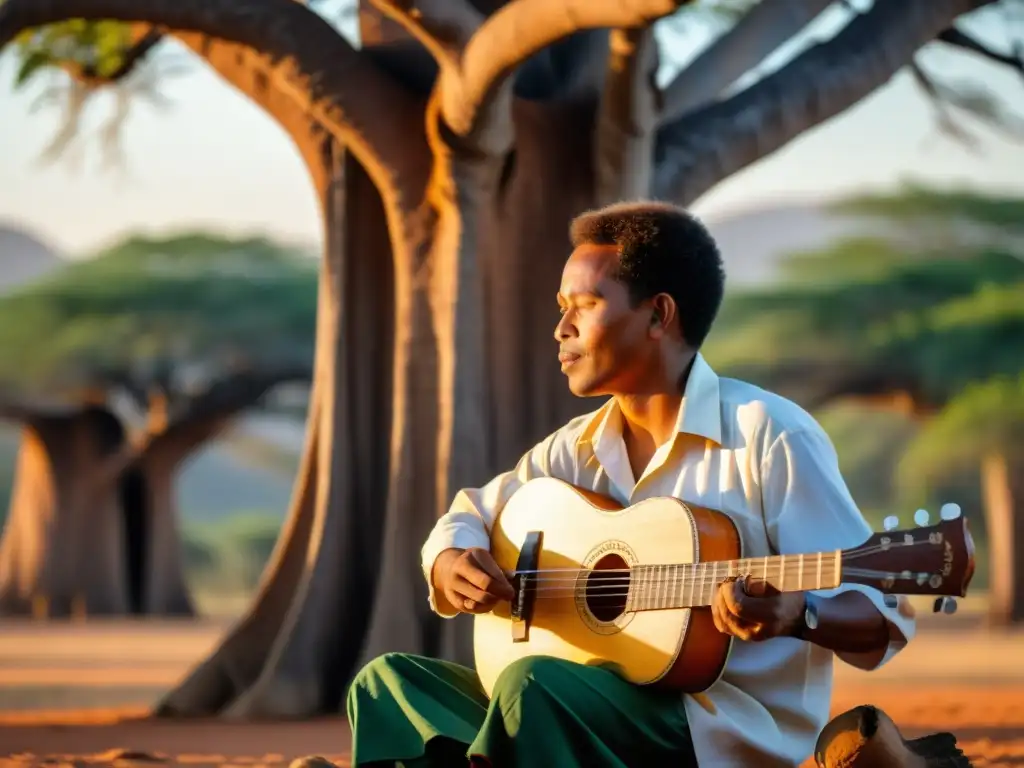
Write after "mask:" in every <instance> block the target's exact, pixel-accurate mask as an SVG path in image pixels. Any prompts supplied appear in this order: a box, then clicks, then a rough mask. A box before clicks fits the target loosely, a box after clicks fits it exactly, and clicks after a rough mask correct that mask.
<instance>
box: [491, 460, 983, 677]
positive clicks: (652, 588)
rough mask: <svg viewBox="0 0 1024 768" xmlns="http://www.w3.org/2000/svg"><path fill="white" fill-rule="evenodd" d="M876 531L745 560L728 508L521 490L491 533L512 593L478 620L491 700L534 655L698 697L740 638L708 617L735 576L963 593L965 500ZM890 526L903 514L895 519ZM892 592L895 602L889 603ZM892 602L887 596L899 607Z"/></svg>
mask: <svg viewBox="0 0 1024 768" xmlns="http://www.w3.org/2000/svg"><path fill="white" fill-rule="evenodd" d="M917 518H918V522H919V523H920V527H917V528H914V529H907V530H895V529H891V530H886V531H885V532H884V533H876V534H874V535H872V536H870V537H869V538H868V539H867V540H866V541H864V542H863V543H862V544H860V545H859V546H856V547H852V548H850V549H843V550H835V551H831V552H817V553H809V554H785V555H783V554H780V555H774V556H768V557H754V558H744V557H743V553H742V552H741V551H740V549H741V547H740V537H739V533H738V531H737V529H736V526H735V524H734V523H733V522H732V520H730V518H729V517H727V516H726V515H724V514H722V513H721V512H717V511H715V510H712V509H706V508H702V507H699V506H695V505H693V504H686V503H683V502H682V501H679V500H678V499H673V498H651V499H646V500H644V501H640V502H637V503H636V504H634V505H632V506H630V507H625V508H623V507H622V506H621V505H620V504H618V503H617V502H616V501H614V500H613V499H611V498H608V497H605V496H602V495H600V494H596V493H592V492H590V491H586V490H583V489H580V488H577V487H575V486H573V485H571V484H569V483H565V482H563V481H561V480H556V479H553V478H539V479H536V480H531V481H530V482H527V483H525V484H524V485H523V486H522V487H521V488H520V489H519V490H517V491H516V492H515V493H514V494H513V495H512V497H511V498H510V499H509V501H508V503H507V504H506V505H505V507H504V508H503V509H502V511H501V513H500V514H499V515H498V517H497V520H496V521H495V524H494V526H493V528H492V531H491V552H492V554H493V556H494V558H495V559H496V560H497V562H498V564H499V565H500V566H501V568H502V570H503V571H505V573H508V574H510V576H511V581H512V584H513V587H514V588H515V598H514V599H513V600H512V601H511V602H502V603H499V604H498V606H497V607H496V608H495V609H494V610H493V611H492V612H490V613H485V614H479V615H477V616H476V617H475V619H474V622H475V624H474V649H475V656H476V670H477V673H478V675H479V677H480V681H481V684H482V685H483V687H484V690H485V691H486V692H487V694H488V695H490V694H491V691H492V690H493V687H494V683H495V681H496V680H497V678H498V675H499V674H500V673H501V671H502V670H503V669H504V668H505V667H506V666H508V665H509V664H510V663H512V662H513V661H515V660H517V659H519V658H522V657H524V656H534V655H546V656H555V657H558V658H562V659H567V660H570V661H575V662H579V663H583V664H602V665H605V666H609V667H611V668H612V669H613V670H614V671H616V672H617V673H618V674H620V675H621V676H622V677H624V678H625V679H627V680H629V681H631V682H633V683H636V684H638V685H655V686H659V687H667V688H671V689H675V690H678V691H684V692H688V693H697V692H700V691H703V690H706V689H707V688H709V687H710V686H711V685H712V684H714V683H715V682H716V681H717V680H718V678H719V677H720V675H721V674H722V670H723V669H724V668H725V664H726V660H727V659H728V656H729V651H730V649H731V647H732V638H731V636H728V635H724V634H722V633H720V632H719V631H718V630H717V629H716V628H715V625H714V622H713V620H712V618H711V608H710V605H711V601H712V598H713V596H714V593H715V589H716V587H717V585H718V584H719V583H721V582H722V581H723V580H725V579H726V578H727V577H729V576H737V575H749V576H750V577H751V578H752V579H755V580H756V579H761V580H763V581H765V582H767V583H768V584H769V585H770V586H771V587H773V588H774V589H777V590H778V591H780V592H791V591H803V590H815V589H831V588H834V587H838V586H839V585H840V584H844V583H856V584H864V585H867V586H870V587H873V588H875V589H877V590H880V591H881V592H883V593H885V594H887V595H896V594H904V595H934V596H936V597H937V598H938V600H937V601H936V610H939V609H940V608H941V607H942V605H943V601H944V600H945V601H947V603H946V604H947V605H948V604H951V603H952V604H953V605H955V603H953V601H952V600H951V598H952V597H954V596H959V597H963V596H965V595H966V594H967V587H968V585H969V584H970V581H971V578H972V576H973V574H974V543H973V540H972V538H971V535H970V532H969V531H968V527H967V521H966V519H964V518H962V517H961V516H960V514H959V508H957V507H956V505H948V504H947V505H944V506H943V510H942V518H943V519H942V520H941V521H940V522H938V523H937V524H935V525H931V526H927V525H924V524H923V523H925V522H926V518H927V512H924V511H923V510H919V511H918V514H917ZM886 527H887V528H892V527H893V519H887V520H886ZM893 599H895V598H893ZM890 604H891V603H890Z"/></svg>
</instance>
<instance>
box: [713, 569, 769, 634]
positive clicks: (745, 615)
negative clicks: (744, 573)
mask: <svg viewBox="0 0 1024 768" xmlns="http://www.w3.org/2000/svg"><path fill="white" fill-rule="evenodd" d="M722 599H723V600H724V602H725V607H726V609H727V610H728V612H729V613H731V614H732V615H733V616H735V617H737V618H739V619H742V620H743V621H745V622H748V623H749V622H758V621H762V620H763V619H764V617H763V616H762V615H761V614H762V613H763V612H762V611H761V610H760V609H761V608H762V607H764V604H763V603H759V602H758V598H756V597H750V596H749V595H748V594H747V592H746V590H745V589H744V581H743V580H740V579H736V580H735V581H732V582H731V583H730V584H729V585H728V588H727V589H724V590H722Z"/></svg>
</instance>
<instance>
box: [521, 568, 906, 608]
mask: <svg viewBox="0 0 1024 768" xmlns="http://www.w3.org/2000/svg"><path fill="white" fill-rule="evenodd" d="M844 572H845V573H847V574H848V575H850V576H860V577H863V578H885V577H887V576H891V575H893V574H891V573H890V572H889V571H879V570H874V569H869V568H850V569H847V570H846V571H844ZM897 578H898V577H897ZM903 580H912V577H911V579H903ZM720 583H721V582H719V581H708V580H706V579H700V578H695V579H686V580H671V579H664V580H661V581H654V582H651V581H645V582H643V583H639V584H637V585H636V587H635V588H634V589H632V590H630V589H629V588H627V589H622V587H623V586H624V585H618V584H616V585H611V586H610V587H608V586H605V585H603V584H598V585H596V586H595V585H586V586H584V587H583V588H582V589H575V588H572V587H539V588H536V589H534V590H531V592H532V593H533V595H534V596H536V597H537V598H539V599H544V598H547V599H554V598H585V597H587V596H591V597H597V598H612V597H630V596H632V597H633V598H634V599H636V598H650V597H666V598H667V597H670V596H674V595H670V594H669V593H668V591H666V592H665V593H664V594H660V589H661V587H662V586H666V585H670V586H672V587H675V588H677V589H675V590H674V594H678V595H679V596H680V597H681V596H682V595H683V594H686V593H687V589H689V596H690V597H689V599H694V598H698V599H700V600H702V601H703V600H704V599H705V598H704V592H705V591H707V590H708V589H710V590H712V591H713V590H715V589H717V588H718V585H719V584H720ZM678 587H683V588H682V589H678ZM595 589H608V590H611V589H615V590H618V591H601V592H599V593H598V594H593V592H594V591H595ZM787 591H797V592H802V591H809V590H787ZM699 604H700V603H695V604H694V605H699ZM666 607H667V606H666ZM672 607H683V608H685V607H690V606H686V605H683V606H672Z"/></svg>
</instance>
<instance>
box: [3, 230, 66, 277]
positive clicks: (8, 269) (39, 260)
mask: <svg viewBox="0 0 1024 768" xmlns="http://www.w3.org/2000/svg"><path fill="white" fill-rule="evenodd" d="M64 263H65V262H64V259H63V257H61V256H60V254H58V253H57V252H56V251H55V250H54V249H53V248H51V247H50V246H48V245H46V244H45V243H44V242H43V241H41V240H39V239H38V238H37V237H36V236H35V235H32V234H29V233H28V232H26V231H25V230H24V229H22V228H21V227H19V226H17V225H15V224H13V223H6V222H0V294H2V293H6V292H8V291H11V290H14V289H15V288H18V287H20V286H22V285H24V284H25V283H29V282H32V281H33V280H38V279H39V278H41V277H44V276H45V275H48V274H49V273H51V272H53V271H54V270H57V269H60V268H61V267H62V266H63V265H64Z"/></svg>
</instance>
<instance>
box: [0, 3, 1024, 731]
mask: <svg viewBox="0 0 1024 768" xmlns="http://www.w3.org/2000/svg"><path fill="white" fill-rule="evenodd" d="M988 4H990V3H988V2H986V0H929V2H910V3H908V2H903V0H879V2H876V3H875V4H874V5H873V6H872V7H871V8H870V9H869V10H867V11H866V12H863V13H856V12H853V13H852V18H851V19H850V20H849V22H848V23H847V24H846V26H845V27H843V28H842V29H841V31H839V32H838V33H837V34H836V35H835V37H833V38H832V39H829V40H825V41H822V42H820V43H816V44H813V45H810V46H809V47H807V48H805V49H804V50H803V51H801V52H800V53H798V54H797V55H795V56H794V57H793V58H792V59H791V60H789V61H788V62H787V63H786V64H785V65H784V66H782V67H781V68H779V69H777V70H776V71H773V72H770V73H768V74H764V75H763V76H762V77H760V78H757V79H756V82H754V83H753V84H751V85H749V86H747V87H744V88H741V89H735V88H732V86H733V85H734V84H735V83H736V82H737V81H738V80H739V78H740V77H741V76H742V75H744V74H745V73H747V72H749V71H751V70H754V69H756V68H757V67H758V66H759V65H760V64H761V62H762V61H763V60H764V59H765V58H766V57H767V56H768V55H769V54H771V53H772V52H773V51H775V50H776V49H777V48H779V46H780V45H782V44H783V43H784V42H786V41H787V40H789V39H790V38H791V37H793V36H794V35H795V34H797V33H798V32H799V31H800V30H802V29H803V28H804V27H805V26H806V25H807V24H808V23H809V22H810V21H812V20H813V19H814V18H815V17H817V16H818V15H819V14H820V13H822V12H823V11H824V10H825V9H826V7H827V6H829V5H830V3H829V2H828V1H827V0H773V1H772V2H764V3H759V4H752V3H748V4H742V3H741V4H734V5H736V6H737V7H738V8H740V10H741V11H746V13H745V14H744V15H743V16H742V18H740V19H739V21H738V22H737V23H736V24H735V26H733V27H732V28H731V29H730V30H729V31H728V32H727V33H726V34H724V35H722V36H720V37H718V38H717V39H716V40H715V41H714V42H713V43H712V44H711V45H710V46H708V47H707V48H706V49H705V50H704V51H703V52H702V53H701V54H700V55H699V56H698V57H697V58H696V59H694V60H693V61H692V62H691V63H690V64H689V65H688V66H687V68H686V69H685V70H683V71H682V72H681V73H679V74H678V76H676V77H675V79H674V80H673V81H672V82H671V83H670V84H668V85H667V87H665V88H658V87H657V84H656V81H655V77H654V75H655V72H656V66H657V63H658V51H657V47H656V45H655V39H654V35H653V25H654V23H655V22H657V21H658V20H659V19H661V18H665V17H667V16H668V15H669V14H672V13H674V12H675V11H677V9H679V8H680V7H681V6H685V5H689V4H688V3H686V2H684V0H632V2H621V1H618V0H616V1H615V2H612V1H610V0H585V1H581V0H511V2H502V0H360V3H359V8H360V27H361V33H362V47H361V49H359V50H357V49H356V48H354V47H353V46H352V45H351V44H350V43H349V42H347V40H346V39H345V38H344V37H342V36H340V35H339V34H337V32H336V31H335V29H334V28H333V27H332V26H331V25H330V24H329V23H328V22H327V21H326V20H325V19H324V18H323V17H321V16H319V15H318V14H317V13H316V12H314V10H313V9H311V8H310V7H308V6H307V5H306V4H304V3H302V2H296V1H295V0H5V2H4V3H3V5H2V6H0V45H2V44H4V43H7V42H10V41H12V40H14V39H15V38H16V37H17V36H19V35H22V34H23V33H25V31H26V30H31V29H33V28H37V27H42V26H44V25H48V24H54V23H58V22H63V21H65V20H67V19H72V18H74V19H84V20H102V19H107V20H116V21H121V22H128V23H130V24H131V26H130V27H129V30H130V32H129V33H127V34H126V37H127V38H128V39H130V40H131V41H133V44H132V45H131V46H129V47H128V48H127V49H126V50H125V51H123V52H122V53H123V55H122V56H120V57H119V58H118V59H117V60H116V63H110V61H109V60H107V59H100V58H98V57H96V56H92V57H82V58H78V59H74V60H72V61H67V60H65V61H63V66H65V68H66V69H67V70H68V71H69V72H71V73H72V75H73V76H75V77H76V78H79V79H80V80H82V81H84V82H87V83H94V82H96V81H97V80H103V79H104V77H116V76H118V75H121V74H124V73H125V72H127V71H130V70H131V69H132V67H133V66H135V64H136V63H137V62H138V61H139V60H140V59H142V58H143V57H144V56H145V55H146V53H147V52H148V50H149V48H151V47H152V45H153V43H154V41H155V40H158V39H159V37H160V36H161V35H170V36H173V37H175V38H177V39H178V40H180V41H182V42H184V43H185V44H186V45H187V46H188V47H189V48H190V49H191V50H193V51H195V52H196V53H197V54H198V55H199V56H200V57H202V58H203V59H204V60H205V61H206V62H207V63H208V64H209V65H210V66H211V67H212V68H213V69H214V70H216V71H217V72H218V73H219V74H220V75H221V76H222V77H223V78H224V79H225V80H226V81H227V82H229V83H230V84H232V85H233V86H235V87H236V88H238V89H239V90H241V91H242V92H243V93H245V94H246V95H248V96H249V97H250V98H251V99H252V100H253V101H254V102H256V103H257V104H259V105H260V106H261V107H263V108H264V109H265V110H266V111H267V113H268V114H269V115H270V116H271V117H272V118H273V119H274V120H276V121H277V122H278V124H280V125H281V126H282V128H283V129H284V130H285V132H286V133H287V134H288V135H289V136H290V137H291V139H292V141H293V142H294V143H295V146H296V147H297V149H298V151H299V152H300V154H301V156H302V158H303V160H304V161H305V165H306V168H307V170H308V172H309V176H310V179H311V181H312V183H313V185H314V186H315V188H316V191H317V194H318V199H319V201H320V204H321V210H322V213H323V220H324V227H325V233H326V236H325V242H326V246H325V251H324V260H323V265H322V271H321V275H322V277H321V283H320V293H319V307H320V309H319V313H318V325H317V357H316V376H315V382H314V388H313V394H312V399H311V403H310V410H309V414H310V415H309V420H308V424H307V437H306V447H305V452H304V457H303V460H302V462H301V466H300V471H299V476H298V478H297V481H296V485H295V491H294V496H293V501H292V509H291V511H290V513H289V518H288V521H287V523H286V525H285V527H284V530H283V533H282V536H281V539H280V541H279V545H278V547H277V549H276V551H275V554H274V555H273V557H272V559H271V562H270V564H269V566H268V569H267V571H266V573H265V577H264V580H263V582H262V584H261V587H260V589H259V591H258V594H257V596H256V599H255V602H254V603H253V605H252V607H251V609H250V610H249V611H248V613H247V614H246V615H245V616H244V617H243V618H242V619H241V620H240V621H239V622H238V624H237V625H236V626H235V627H234V628H233V629H232V630H231V631H230V632H229V633H228V635H227V636H226V638H225V639H224V641H223V643H222V645H221V646H220V647H219V648H218V649H217V650H215V651H214V652H213V654H212V655H211V657H210V658H208V659H207V660H205V661H204V662H203V663H201V664H200V665H199V666H198V667H197V668H196V669H195V670H194V671H193V672H192V673H191V674H190V675H189V677H188V678H187V679H186V680H185V681H184V682H183V683H182V685H181V686H180V687H179V688H178V689H176V690H175V691H173V692H172V693H171V694H170V695H169V696H168V697H167V698H166V699H165V701H164V702H163V704H162V705H161V706H160V708H159V710H160V711H161V712H163V713H187V714H213V713H227V714H231V715H235V716H250V715H308V714H312V713H316V712H322V711H337V709H338V708H339V706H340V705H341V702H342V701H343V696H344V691H345V688H346V684H347V680H348V679H349V678H350V676H351V674H352V673H353V671H354V670H355V668H356V667H357V665H358V664H359V663H360V662H361V661H364V660H365V659H367V658H368V657H371V656H373V655H376V654H377V653H380V652H382V651H388V650H402V651H418V652H423V653H428V654H434V655H441V656H446V657H448V658H455V659H459V660H461V661H468V660H470V658H471V653H470V647H471V646H470V643H469V642H468V641H469V632H468V630H469V629H470V626H471V625H470V624H468V623H467V622H466V621H465V620H464V619H457V620H455V621H451V622H441V621H438V620H437V619H436V617H434V616H432V615H431V614H430V612H429V610H428V608H427V605H426V599H425V594H424V586H423V580H422V575H421V573H420V568H419V562H418V560H419V547H420V544H421V542H422V540H423V538H424V537H425V536H426V534H427V532H428V530H429V529H430V527H431V526H432V525H433V523H434V521H435V520H436V517H437V515H438V513H439V512H440V511H442V510H443V509H444V508H446V507H447V504H448V502H449V500H450V497H451V495H452V493H453V492H454V490H455V489H457V488H458V487H461V486H465V485H469V484H476V483H480V482H482V481H483V480H485V479H486V478H487V477H488V476H489V475H491V474H492V473H494V472H495V471H496V470H498V469H499V468H501V467H507V466H508V465H509V464H510V463H511V462H513V461H515V459H516V458H518V456H519V455H520V454H521V452H522V451H523V450H525V449H526V448H527V447H528V445H529V444H530V442H531V441H534V440H537V439H539V438H540V437H542V436H543V435H544V434H545V433H547V432H549V431H550V430H551V429H553V428H554V427H555V426H557V425H558V424H559V423H561V422H563V421H564V420H565V419H566V418H568V417H570V416H572V415H575V414H577V413H579V412H580V411H581V410H583V408H585V407H587V404H586V403H580V402H578V401H574V400H572V399H571V398H570V396H569V394H568V393H567V392H566V391H565V387H564V383H563V381H562V379H561V376H560V373H559V370H558V367H557V365H555V363H554V354H553V349H552V345H551V342H550V333H551V328H552V327H553V325H554V322H555V319H556V317H555V312H554V308H553V304H552V302H551V299H550V291H553V290H554V287H555V286H556V285H557V281H558V275H559V272H560V269H561V264H562V262H563V261H564V256H565V247H566V243H565V240H566V231H567V225H568V221H569V219H570V217H571V216H572V215H574V214H576V213H578V212H580V211H581V210H582V209H585V208H588V207H591V206H594V205H596V204H601V203H606V202H609V201H613V200H617V199H621V198H635V197H641V196H656V197H659V198H664V199H670V200H674V201H676V202H678V203H681V204H688V203H690V202H692V201H693V200H695V199H696V198H697V197H698V196H700V195H701V194H702V193H704V192H705V191H707V190H708V189H710V188H711V187H712V186H714V185H715V184H716V183H718V182H719V181H721V180H722V179H725V178H726V177H728V176H729V175H730V174H732V173H735V172H737V171H739V170H741V169H742V168H744V167H746V166H747V165H749V164H750V163H753V162H755V161H756V160H759V159H761V158H763V157H765V156H766V155H768V154H770V153H772V152H773V151H775V150H776V149H778V148H779V147H782V146H784V145H785V144H787V143H788V142H789V141H791V140H792V139H794V138H796V137H797V136H799V135H800V134H801V133H803V132H804V131H806V130H808V129H810V128H812V127H814V126H816V125H818V124H820V123H822V122H824V121H826V120H828V119H829V118H831V117H833V116H835V115H837V114H839V113H841V112H842V111H844V110H845V109H847V108H848V107H850V106H852V105H854V104H856V103H857V102H858V101H859V100H861V99H862V98H864V97H866V96H868V95H869V94H870V93H872V92H873V91H874V90H875V89H877V88H879V87H880V86H882V85H884V84H885V83H886V82H888V80H889V78H890V77H891V76H892V75H893V74H894V73H895V72H896V71H897V70H899V69H900V68H901V67H903V66H904V65H906V64H907V63H908V62H910V61H911V60H912V59H913V57H914V55H915V53H916V52H917V51H918V49H920V48H921V47H922V46H924V45H926V44H928V43H929V42H931V41H934V40H936V39H937V38H941V39H942V40H943V41H945V42H946V43H948V44H950V45H953V46H957V47H961V48H963V47H967V48H970V49H972V50H974V51H976V52H977V53H980V54H981V55H985V56H989V57H994V58H1000V56H1001V54H999V53H997V52H993V51H991V50H990V49H989V48H988V46H987V45H986V44H985V43H984V42H983V41H979V40H976V39H974V38H972V37H970V36H969V35H967V34H966V33H965V32H963V31H962V30H961V29H959V28H958V27H954V26H953V24H954V22H956V21H957V19H958V18H959V17H960V16H961V15H963V14H967V13H970V12H972V11H974V10H976V9H978V8H981V7H982V6H985V5H988ZM691 10H692V9H690V8H684V9H683V13H687V12H690V11H691ZM80 32H81V30H79V31H78V32H76V33H75V34H79V33H80ZM32 34H34V33H30V35H29V37H28V38H22V39H23V40H25V39H27V40H28V46H29V50H33V49H32V47H31V43H32V40H33V39H37V38H33V37H32V36H31V35H32ZM105 39H106V38H105ZM44 58H45V57H44ZM1002 58H1007V57H1002ZM1009 60H1010V61H1011V62H1012V61H1013V58H1012V57H1009ZM104 61H106V62H107V64H106V66H105V68H103V71H102V72H101V71H100V69H101V67H100V66H99V64H100V63H102V62H104ZM545 285H546V286H549V287H550V288H549V289H544V288H542V287H543V286H545ZM538 288H540V290H537V289H538ZM548 307H551V309H548Z"/></svg>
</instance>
